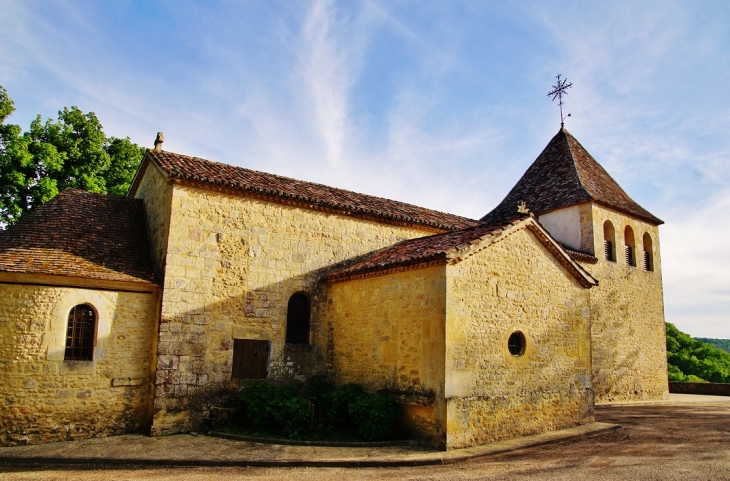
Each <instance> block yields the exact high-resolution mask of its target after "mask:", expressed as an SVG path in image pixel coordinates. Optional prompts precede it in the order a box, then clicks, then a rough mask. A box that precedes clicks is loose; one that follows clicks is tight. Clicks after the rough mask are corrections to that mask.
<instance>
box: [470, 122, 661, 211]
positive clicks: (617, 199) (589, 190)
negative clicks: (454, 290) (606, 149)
mask: <svg viewBox="0 0 730 481" xmlns="http://www.w3.org/2000/svg"><path fill="white" fill-rule="evenodd" d="M521 201H524V202H525V203H526V206H527V208H528V209H529V210H530V211H531V212H534V213H535V214H537V215H541V214H545V213H547V212H550V211H552V210H555V209H559V208H562V207H567V206H570V205H574V204H579V203H582V202H587V201H593V202H596V203H597V204H602V205H605V206H607V207H610V208H613V209H616V210H618V211H620V212H624V213H626V214H629V215H633V216H635V217H638V218H639V219H642V220H645V221H646V222H649V223H650V224H654V225H659V224H663V223H664V222H663V221H662V220H661V219H659V218H657V217H655V216H654V215H652V214H651V213H650V212H649V211H647V210H646V209H644V208H643V207H641V206H640V205H639V204H637V203H636V202H635V201H634V200H633V199H631V197H629V196H628V194H627V193H626V192H624V190H623V189H622V188H621V187H620V186H619V185H618V183H617V182H616V181H615V180H614V179H613V178H612V177H611V176H610V175H609V174H608V172H606V170H605V169H604V168H603V167H601V165H600V164H599V163H598V162H597V161H596V160H595V159H594V158H593V157H592V156H591V154H589V153H588V151H587V150H586V149H585V148H584V147H583V146H582V145H581V144H580V142H578V141H577V140H576V139H575V137H573V136H572V135H571V134H570V132H568V131H567V130H565V128H561V129H560V131H559V132H558V133H557V134H556V135H555V136H554V137H553V138H552V139H551V140H550V142H549V143H548V145H547V146H546V147H545V149H544V150H543V151H542V153H541V154H540V155H539V156H538V157H537V159H536V160H535V162H533V163H532V165H531V166H530V167H529V168H528V169H527V171H526V172H525V174H524V175H523V176H522V178H521V179H520V180H519V181H518V182H517V184H516V185H515V186H514V187H513V188H512V190H511V191H510V192H509V194H507V197H505V198H504V200H502V202H501V203H500V204H499V205H498V206H497V207H496V208H495V209H494V210H492V211H491V212H490V213H488V214H487V215H485V216H484V217H482V219H481V221H482V222H487V223H493V222H499V221H502V220H504V219H509V218H510V217H514V215H515V212H516V210H517V203H518V202H521Z"/></svg>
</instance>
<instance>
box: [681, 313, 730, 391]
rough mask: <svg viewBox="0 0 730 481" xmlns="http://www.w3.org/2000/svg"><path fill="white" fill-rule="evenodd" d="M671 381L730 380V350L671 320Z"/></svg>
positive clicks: (725, 381) (727, 381)
mask: <svg viewBox="0 0 730 481" xmlns="http://www.w3.org/2000/svg"><path fill="white" fill-rule="evenodd" d="M667 363H668V366H667V367H668V371H669V380H670V381H685V382H722V383H730V353H727V352H725V351H723V350H722V349H718V348H717V347H715V346H713V345H710V344H707V343H704V342H702V341H698V340H696V339H693V338H692V337H691V336H690V335H689V334H685V333H684V332H682V331H680V330H679V329H677V328H676V327H675V326H674V324H671V323H669V322H667Z"/></svg>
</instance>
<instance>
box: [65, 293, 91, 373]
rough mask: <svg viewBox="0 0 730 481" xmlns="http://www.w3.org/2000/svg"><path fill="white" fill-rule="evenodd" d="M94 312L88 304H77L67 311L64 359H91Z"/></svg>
mask: <svg viewBox="0 0 730 481" xmlns="http://www.w3.org/2000/svg"><path fill="white" fill-rule="evenodd" d="M95 328H96V313H95V312H94V309H92V308H91V306H89V305H88V304H79V305H78V306H74V307H73V308H72V309H71V312H69V313H68V328H67V329H66V353H65V355H64V356H63V359H64V360H66V361H91V360H92V358H93V355H94V330H95Z"/></svg>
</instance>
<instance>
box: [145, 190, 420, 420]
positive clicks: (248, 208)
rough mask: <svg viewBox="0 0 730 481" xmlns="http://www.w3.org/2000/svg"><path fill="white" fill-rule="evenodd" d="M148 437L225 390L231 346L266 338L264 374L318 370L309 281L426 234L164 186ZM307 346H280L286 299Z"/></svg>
mask: <svg viewBox="0 0 730 481" xmlns="http://www.w3.org/2000/svg"><path fill="white" fill-rule="evenodd" d="M170 216H171V217H170V224H169V226H170V227H169V239H168V245H167V255H166V258H165V265H166V267H165V283H164V294H163V298H162V314H161V325H160V339H159V348H158V353H159V360H158V371H157V380H156V383H157V390H156V399H155V420H154V425H153V434H164V433H171V432H180V431H185V430H188V429H193V428H194V427H195V426H197V425H199V423H200V422H201V421H202V420H203V417H204V415H205V412H206V409H207V408H206V406H207V405H208V404H209V403H210V402H217V401H216V397H215V393H224V392H225V391H226V389H230V388H231V387H232V386H231V383H230V378H231V368H232V358H233V340H234V339H236V338H239V339H263V340H268V341H270V342H271V350H270V359H269V378H272V379H282V380H286V379H303V378H304V377H305V376H309V375H311V374H314V373H317V372H319V371H321V370H323V369H325V364H326V356H325V348H326V345H327V329H326V326H325V324H323V322H322V315H321V312H322V305H321V302H322V299H323V297H322V293H321V287H320V286H319V279H320V278H321V276H322V275H323V274H325V273H326V272H327V271H328V270H329V269H331V268H333V266H334V265H336V264H337V263H338V262H341V261H344V260H348V259H352V258H355V257H357V256H360V255H363V254H365V253H368V252H371V251H373V250H375V249H378V248H382V247H385V246H389V245H391V244H394V243H396V242H399V241H401V240H403V239H406V238H412V237H420V236H423V235H428V234H430V233H431V232H429V231H425V230H422V229H416V228H410V227H401V226H395V225H389V224H380V223H376V222H372V221H367V220H363V219H358V218H352V217H348V216H343V215H336V214H330V213H326V212H321V211H317V210H314V209H308V208H302V207H297V206H291V205H284V204H280V203H273V202H269V201H266V200H258V199H254V198H250V197H244V196H240V195H232V194H226V193H221V192H215V191H210V190H203V189H200V188H197V187H194V186H183V185H179V184H173V192H172V202H171V214H170ZM296 292H304V293H306V295H307V296H308V297H309V298H310V300H311V304H312V313H311V327H310V344H309V346H302V345H286V344H285V342H284V341H285V333H286V310H287V303H288V300H289V298H290V297H291V295H292V294H294V293H296Z"/></svg>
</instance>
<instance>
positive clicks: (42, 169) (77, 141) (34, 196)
mask: <svg viewBox="0 0 730 481" xmlns="http://www.w3.org/2000/svg"><path fill="white" fill-rule="evenodd" d="M14 111H15V106H14V103H13V101H12V99H10V97H9V96H8V94H7V91H6V90H5V89H4V88H3V87H2V86H0V194H2V195H0V224H12V223H14V222H17V221H18V220H19V219H20V218H21V217H22V216H23V215H25V214H26V213H28V212H29V211H31V210H32V209H33V208H35V207H37V206H38V205H40V204H43V203H45V202H48V201H49V200H51V199H52V198H53V197H55V196H56V195H57V194H58V193H59V192H60V191H62V190H63V189H66V188H68V187H73V188H77V189H84V190H88V191H90V192H98V193H102V194H113V195H124V194H125V193H126V191H127V189H128V188H129V184H130V183H131V181H132V178H133V176H134V173H135V171H136V170H137V167H138V166H139V163H140V161H141V160H142V157H143V155H144V151H145V149H144V148H142V147H139V146H138V145H137V144H135V143H133V142H131V141H130V139H129V137H127V138H124V139H120V138H116V137H109V138H107V137H106V135H105V134H104V131H103V129H102V125H101V122H99V119H98V118H97V117H96V114H94V113H93V112H89V113H87V114H85V113H83V112H82V111H81V110H79V109H78V108H77V107H71V108H70V109H69V108H64V109H63V110H61V111H59V112H58V120H57V121H53V120H51V119H47V120H46V121H45V122H43V121H42V119H41V116H40V115H39V116H38V117H36V119H35V120H34V121H33V122H31V124H30V129H29V130H28V131H27V132H22V129H21V128H20V126H18V125H14V124H8V123H6V120H7V118H8V117H9V116H10V115H11V114H12V113H13V112H14Z"/></svg>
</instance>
